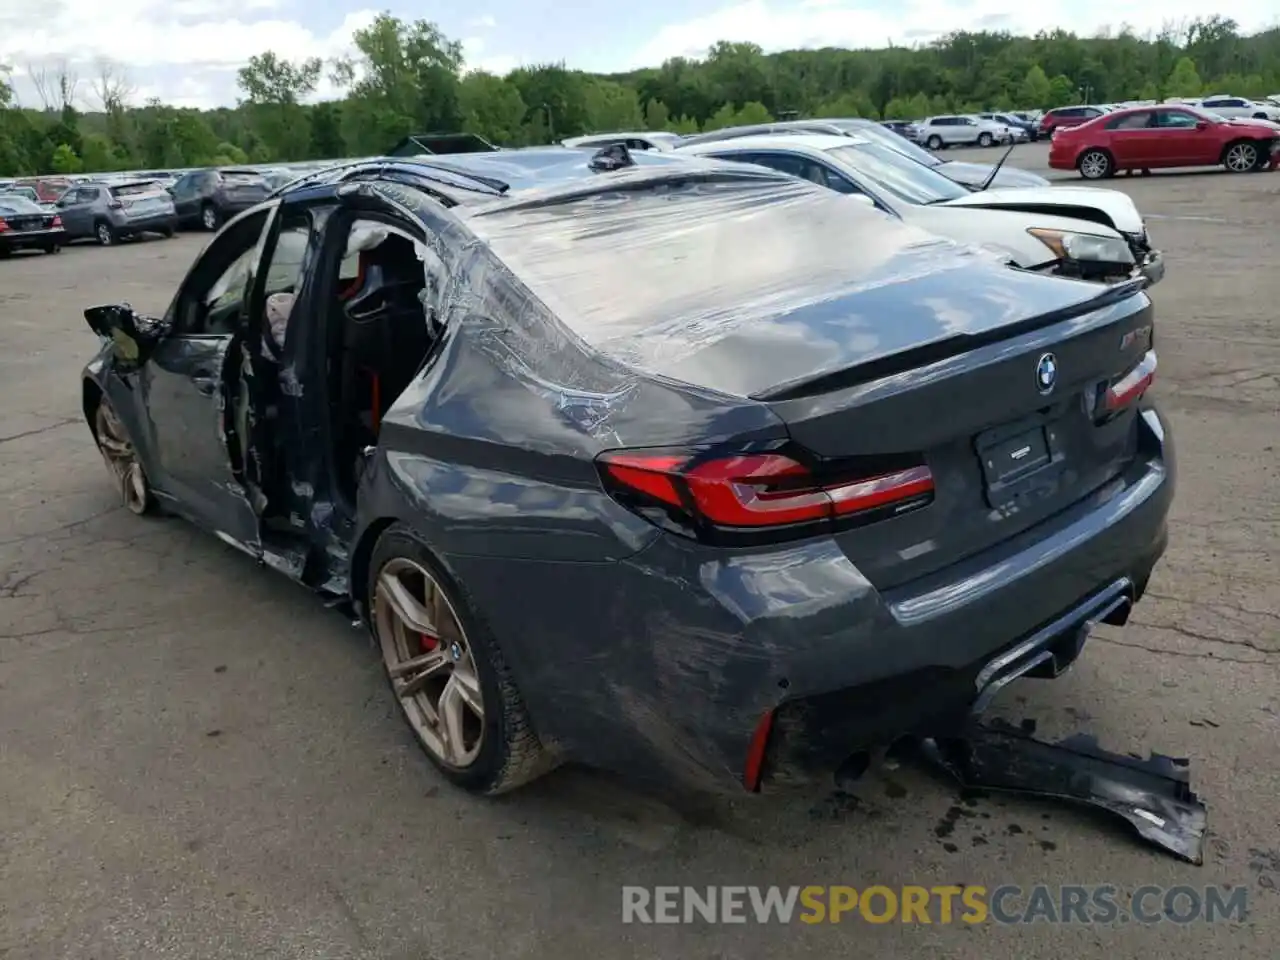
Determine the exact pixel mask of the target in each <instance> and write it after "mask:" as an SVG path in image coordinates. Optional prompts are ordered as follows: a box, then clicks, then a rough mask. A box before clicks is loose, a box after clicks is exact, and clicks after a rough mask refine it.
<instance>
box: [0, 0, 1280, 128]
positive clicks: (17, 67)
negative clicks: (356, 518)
mask: <svg viewBox="0 0 1280 960" xmlns="http://www.w3.org/2000/svg"><path fill="white" fill-rule="evenodd" d="M379 9H388V10H390V12H391V13H393V14H395V15H397V16H400V17H403V18H406V19H413V18H419V17H421V18H426V19H430V20H434V21H435V22H437V23H438V24H439V25H440V26H441V28H442V29H443V30H444V32H445V33H446V34H447V35H448V36H450V37H453V38H457V39H460V40H462V41H463V42H464V45H465V48H466V51H467V60H468V64H469V65H470V66H471V67H474V68H481V69H487V70H492V71H495V72H498V73H502V72H505V71H507V70H509V69H511V68H512V67H515V66H519V65H520V64H532V63H543V62H548V61H559V60H563V61H565V62H566V63H567V64H568V65H569V66H571V67H579V68H582V69H586V70H619V69H629V68H631V67H636V66H643V65H649V64H657V63H660V62H661V61H662V60H663V59H665V58H666V57H670V56H677V55H695V56H696V55H699V54H701V53H703V52H704V51H705V50H706V48H707V47H708V46H709V45H710V44H711V43H713V42H714V41H716V40H721V39H724V40H748V41H754V42H756V43H759V44H760V45H761V46H763V47H764V48H765V49H766V50H778V49H786V48H794V47H813V46H829V45H830V46H850V47H868V46H884V45H885V44H887V43H888V42H889V41H893V42H894V43H897V44H911V43H918V42H923V41H927V40H929V39H931V38H933V37H936V36H938V35H940V34H943V33H947V32H949V31H952V30H957V29H971V30H972V29H1003V30H1012V31H1014V32H1019V33H1032V32H1034V31H1036V30H1040V29H1046V28H1053V27H1057V26H1067V27H1070V28H1071V29H1074V30H1076V31H1077V32H1085V33H1088V32H1092V31H1094V30H1095V29H1097V28H1099V27H1102V26H1106V25H1109V26H1111V27H1113V28H1119V27H1120V26H1121V25H1122V24H1126V23H1127V24H1129V25H1131V26H1133V27H1134V28H1135V29H1136V30H1137V31H1138V32H1140V33H1141V32H1143V31H1146V30H1157V29H1159V28H1160V27H1161V25H1162V24H1163V23H1165V22H1166V21H1178V20H1180V19H1183V18H1190V17H1193V16H1196V15H1198V14H1199V15H1203V14H1204V13H1205V12H1206V11H1209V10H1210V9H1212V10H1213V11H1214V12H1217V13H1221V14H1224V15H1226V16H1229V17H1234V18H1235V19H1236V20H1238V21H1239V22H1240V24H1241V25H1242V27H1244V28H1245V29H1247V30H1248V29H1258V28H1262V27H1267V26H1274V25H1276V23H1277V22H1280V14H1278V13H1277V12H1276V8H1275V7H1274V5H1273V4H1269V3H1259V2H1258V0H1221V2H1219V3H1217V4H1214V5H1213V6H1212V7H1206V6H1205V5H1204V4H1202V3H1200V2H1198V0H1162V2H1160V3H1151V2H1148V0H1039V2H1036V3H1027V2H1025V0H741V2H734V0H645V2H643V3H629V2H623V3H609V2H602V0H561V2H558V3H551V2H544V0H469V2H466V3H459V2H455V3H428V2H410V0H384V3H382V4H375V5H373V6H369V5H367V4H366V2H365V0H0V64H4V65H8V66H9V67H11V68H12V69H13V79H14V85H15V88H16V89H17V91H18V95H19V98H20V100H21V101H22V102H24V103H26V104H29V105H33V106H38V105H39V99H38V97H37V96H36V94H35V91H34V88H33V85H32V83H31V79H30V76H27V73H28V71H29V70H30V69H31V68H32V67H35V68H36V69H37V70H38V69H39V66H40V65H41V64H42V63H43V64H56V63H59V62H62V61H65V62H68V63H70V64H71V67H72V71H73V72H74V73H75V74H77V75H78V76H79V77H80V79H81V86H82V87H83V88H84V90H85V91H86V95H87V91H88V88H89V80H90V78H91V77H92V76H93V75H94V74H95V72H96V70H95V66H94V64H95V62H97V61H99V60H100V59H101V58H103V57H109V58H111V59H113V60H115V61H118V62H120V63H123V64H125V65H126V67H127V71H128V76H129V79H130V82H131V84H132V86H133V87H134V88H135V90H136V93H135V98H136V99H138V100H142V99H144V98H146V97H151V96H158V97H160V98H162V99H164V100H166V101H169V102H172V103H177V104H180V105H187V106H201V107H204V106H211V105H215V104H232V103H234V102H235V99H236V87H235V69H236V67H237V66H239V65H240V64H242V63H244V61H245V60H247V59H248V58H249V57H250V56H252V55H253V54H255V53H259V52H261V51H264V50H274V51H275V52H276V53H277V54H279V55H282V56H285V57H288V58H292V59H296V58H302V57H307V56H321V57H332V56H335V55H338V54H341V53H343V52H344V51H345V50H346V49H348V48H349V44H350V38H351V33H352V31H353V30H355V29H357V28H359V27H361V26H363V25H364V24H366V23H368V22H369V21H370V20H371V19H372V18H373V16H374V15H375V13H376V12H377V11H378V10H379ZM90 99H91V98H90Z"/></svg>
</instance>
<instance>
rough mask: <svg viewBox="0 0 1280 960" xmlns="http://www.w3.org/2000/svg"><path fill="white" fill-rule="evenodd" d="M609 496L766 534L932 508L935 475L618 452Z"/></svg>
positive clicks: (603, 464)
mask: <svg viewBox="0 0 1280 960" xmlns="http://www.w3.org/2000/svg"><path fill="white" fill-rule="evenodd" d="M597 464H598V466H599V469H600V474H601V477H602V478H603V480H604V482H605V486H606V489H608V490H609V491H610V493H611V494H612V495H613V496H614V497H615V499H618V500H619V501H621V502H623V503H625V504H626V505H628V506H631V507H641V508H643V507H654V506H661V507H663V508H665V509H666V511H667V512H668V515H674V516H676V517H677V518H679V519H683V520H687V521H690V522H691V523H692V524H693V525H694V526H695V527H698V528H703V529H706V528H708V527H709V528H713V529H722V530H723V529H727V530H760V529H761V528H770V527H787V526H793V525H797V524H813V523H823V522H833V521H837V520H841V519H844V518H853V517H855V516H857V517H865V518H872V519H878V518H879V517H880V516H881V511H884V512H886V513H888V514H895V513H899V512H901V511H902V510H905V509H911V508H914V507H917V506H924V505H925V504H926V503H928V502H930V501H931V500H932V498H933V474H932V473H931V472H930V471H929V468H928V467H927V466H925V465H924V464H915V465H910V466H905V467H900V468H897V469H892V470H879V471H874V472H869V473H864V474H862V475H855V476H850V475H848V474H844V475H840V476H838V477H831V478H825V477H824V478H819V477H815V476H814V474H813V473H812V472H811V471H810V470H809V468H808V467H806V466H804V465H803V464H801V463H800V462H798V461H796V460H794V459H792V458H791V457H788V456H785V455H783V454H780V453H748V454H740V455H730V456H722V457H711V458H707V457H705V456H702V457H700V456H697V455H690V454H688V453H682V452H672V451H653V450H615V451H610V452H608V453H604V454H601V455H600V457H599V458H598V459H597Z"/></svg>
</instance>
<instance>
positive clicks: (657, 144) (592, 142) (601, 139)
mask: <svg viewBox="0 0 1280 960" xmlns="http://www.w3.org/2000/svg"><path fill="white" fill-rule="evenodd" d="M679 142H680V134H678V133H667V132H666V131H663V130H646V131H644V132H640V133H636V132H632V131H624V132H622V133H592V134H588V135H587V136H585V137H570V138H569V139H567V140H561V141H560V146H562V147H588V148H592V149H596V150H599V149H602V148H604V147H611V146H613V145H614V144H615V143H621V144H623V145H625V146H626V148H627V149H628V150H659V151H666V150H671V149H672V148H674V147H675V145H676V144H677V143H679Z"/></svg>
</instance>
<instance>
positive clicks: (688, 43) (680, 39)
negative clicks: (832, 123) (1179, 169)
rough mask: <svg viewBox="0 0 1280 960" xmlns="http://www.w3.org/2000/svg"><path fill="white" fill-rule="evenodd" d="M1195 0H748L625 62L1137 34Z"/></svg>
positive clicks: (1240, 6)
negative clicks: (719, 47) (985, 34)
mask: <svg viewBox="0 0 1280 960" xmlns="http://www.w3.org/2000/svg"><path fill="white" fill-rule="evenodd" d="M1224 2H1225V4H1226V5H1225V6H1223V5H1222V3H1219V4H1218V5H1217V6H1215V7H1214V8H1213V10H1214V12H1215V13H1218V14H1221V15H1222V16H1226V17H1232V18H1234V19H1235V20H1237V21H1238V22H1239V23H1240V26H1241V28H1242V29H1244V30H1257V29H1262V28H1265V27H1268V26H1274V25H1275V24H1276V22H1277V16H1276V14H1275V13H1274V12H1273V11H1274V7H1272V6H1271V5H1268V4H1259V3H1257V2H1256V0H1224ZM1204 11H1205V7H1204V5H1203V3H1201V2H1200V0H1164V2H1162V3H1150V2H1147V0H1083V2H1080V0H1041V2H1039V3H1035V4H1016V3H1011V2H1010V0H971V2H967V3H963V2H955V0H902V2H898V3H893V4H888V3H886V4H885V5H884V6H883V7H869V6H865V5H861V4H859V5H849V4H848V3H847V2H846V0H800V2H798V3H792V4H784V3H779V2H776V0H775V2H769V0H746V2H743V3H737V4H733V5H730V6H725V7H723V8H721V9H720V10H717V11H715V12H714V13H710V14H707V15H705V16H701V17H695V18H693V19H690V20H686V21H684V22H682V23H674V24H671V25H669V26H666V27H663V28H662V29H661V30H659V31H658V32H657V33H656V34H655V35H654V36H653V37H652V38H651V39H650V40H649V41H648V42H647V43H645V44H644V45H643V46H641V47H640V48H639V49H637V50H636V52H635V54H634V56H632V57H631V63H630V65H631V66H634V67H641V66H654V65H656V64H659V63H661V62H662V61H663V60H666V59H667V58H669V57H680V56H683V57H701V56H704V55H705V54H706V51H707V48H708V47H710V46H711V45H712V44H713V43H715V42H716V41H717V40H731V41H739V42H751V43H757V44H759V45H760V46H762V47H764V49H765V50H769V51H772V50H787V49H796V48H804V47H808V48H813V47H826V46H831V47H852V48H866V47H883V46H886V45H888V43H890V42H893V43H895V44H897V45H900V46H909V45H911V44H915V43H924V42H928V41H929V40H932V39H935V38H937V37H939V36H941V35H943V34H946V33H950V32H952V31H956V30H983V29H986V30H1007V31H1009V32H1011V33H1015V34H1024V35H1030V34H1034V33H1035V32H1037V31H1039V30H1054V29H1057V28H1064V29H1069V30H1073V31H1075V32H1076V33H1079V34H1084V35H1088V34H1092V33H1093V32H1095V31H1096V30H1098V29H1099V28H1101V27H1106V26H1110V27H1111V28H1112V29H1113V30H1119V29H1120V27H1121V26H1123V25H1125V24H1128V25H1129V26H1130V27H1132V28H1133V29H1134V30H1135V31H1136V32H1137V33H1139V34H1141V33H1143V32H1146V31H1156V30H1159V29H1160V28H1161V27H1162V26H1163V25H1164V24H1165V23H1167V22H1174V23H1176V22H1178V21H1181V20H1190V19H1191V18H1193V17H1197V16H1204Z"/></svg>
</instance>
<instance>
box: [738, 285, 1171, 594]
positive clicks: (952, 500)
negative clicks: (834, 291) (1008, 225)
mask: <svg viewBox="0 0 1280 960" xmlns="http://www.w3.org/2000/svg"><path fill="white" fill-rule="evenodd" d="M1035 279H1039V280H1042V281H1043V282H1044V283H1045V284H1048V285H1050V286H1046V287H1045V290H1046V291H1049V290H1051V289H1065V288H1066V287H1063V286H1060V285H1067V286H1069V287H1071V288H1073V289H1075V288H1082V287H1083V288H1085V291H1086V295H1083V296H1080V297H1078V299H1077V300H1076V302H1075V303H1071V304H1062V303H1059V304H1058V305H1057V306H1056V307H1055V308H1054V309H1051V310H1050V311H1048V312H1045V313H1039V314H1037V313H1036V312H1035V311H1034V310H1027V309H1026V307H1025V306H1024V309H1023V311H1021V312H1019V311H1014V310H1011V309H1008V308H1006V311H1005V312H1004V313H1000V312H999V311H996V310H989V311H988V313H987V316H988V317H990V318H993V320H989V321H988V322H986V323H983V322H980V321H979V320H978V318H977V317H976V316H975V315H973V314H968V315H966V314H965V313H964V312H963V311H964V308H963V307H960V308H959V313H958V314H957V315H956V316H954V317H953V318H951V319H952V320H953V324H952V326H951V327H949V328H948V327H944V326H942V325H941V323H939V326H938V332H939V333H940V334H942V336H941V337H940V338H939V339H937V340H935V341H933V342H932V343H927V342H923V341H921V342H919V343H918V344H917V345H916V346H913V347H909V346H906V344H905V343H902V344H900V346H902V347H903V349H900V350H898V351H896V352H890V353H883V354H880V355H876V356H874V357H873V356H871V355H870V354H868V356H867V357H866V358H865V359H864V360H863V361H862V362H861V363H856V364H854V365H852V366H850V367H848V368H846V369H844V370H841V371H837V372H834V373H830V374H827V375H824V376H821V377H818V378H816V379H812V380H809V381H807V382H800V383H793V384H791V385H789V386H787V387H784V388H782V389H778V390H773V391H769V392H768V393H766V394H763V395H761V397H760V399H763V400H765V401H766V402H768V403H769V405H770V407H771V408H772V409H773V411H774V412H775V413H776V414H777V415H778V416H779V417H780V418H781V419H782V420H783V421H784V422H785V423H786V425H787V429H788V432H789V433H790V435H791V437H792V439H793V440H794V441H795V442H796V443H798V444H799V445H800V446H802V447H804V448H805V449H806V450H808V451H810V452H811V453H812V454H814V455H815V456H816V457H817V458H818V462H819V463H820V464H823V465H825V469H829V470H831V471H833V472H837V471H839V470H840V469H841V467H842V464H849V463H857V462H862V463H876V462H884V463H902V462H920V461H923V462H924V463H925V464H926V465H927V466H928V467H929V468H930V470H931V471H932V473H933V478H934V485H935V499H934V501H933V502H932V503H931V504H930V505H929V506H928V507H927V508H925V509H917V510H911V511H905V512H903V513H902V514H901V515H899V516H893V517H890V518H888V519H883V520H880V521H879V522H876V523H872V524H869V525H865V526H862V527H857V528H854V529H849V530H846V531H844V532H842V533H840V534H838V539H839V542H840V544H841V547H842V548H843V550H844V551H845V553H846V554H847V555H848V556H849V557H850V559H851V560H852V561H853V562H854V563H855V564H857V566H858V568H859V570H860V571H861V572H862V573H863V574H864V575H865V576H866V577H867V578H868V579H869V580H870V581H871V583H872V584H873V585H874V586H875V587H877V588H878V589H888V588H892V587H895V586H899V585H901V584H903V583H906V582H908V581H911V580H913V579H916V578H918V577H921V576H925V575H927V574H930V573H933V572H935V571H938V570H941V569H943V568H945V567H947V566H949V565H951V564H954V563H957V562H959V561H961V560H963V559H964V558H966V557H968V556H971V555H973V554H975V553H978V552H980V551H982V550H984V549H988V548H990V547H992V546H994V545H996V544H998V543H1000V542H1002V541H1005V540H1008V539H1009V538H1011V537H1014V536H1016V535H1018V534H1019V533H1022V532H1024V531H1026V530H1027V529H1029V528H1031V527H1033V526H1035V525H1036V524H1038V523H1041V522H1043V521H1044V520H1046V519H1047V518H1049V517H1050V516H1052V515H1053V514H1055V513H1057V512H1059V511H1061V510H1063V509H1065V508H1066V507H1068V506H1070V505H1071V504H1073V503H1076V502H1078V501H1080V500H1081V499H1083V498H1085V497H1087V496H1088V495H1089V494H1090V493H1092V492H1093V491H1095V490H1097V489H1098V488H1099V487H1101V486H1103V485H1104V484H1105V483H1107V481H1109V480H1111V479H1113V478H1114V477H1116V476H1117V475H1118V474H1120V473H1121V472H1122V471H1123V470H1124V469H1125V467H1126V466H1127V465H1128V464H1129V463H1131V462H1132V460H1133V458H1134V456H1135V455H1136V451H1137V421H1136V411H1135V408H1134V407H1128V408H1122V409H1121V410H1119V411H1118V412H1114V413H1111V414H1106V415H1104V413H1103V409H1104V408H1103V407H1102V405H1101V404H1100V399H1099V398H1100V397H1101V396H1102V392H1103V391H1105V389H1106V388H1107V386H1109V385H1110V384H1111V383H1112V382H1114V381H1116V380H1117V379H1119V378H1120V377H1121V376H1122V375H1124V374H1125V373H1127V372H1129V371H1130V370H1132V369H1133V368H1134V367H1136V366H1137V365H1138V363H1139V362H1140V361H1141V360H1142V359H1143V358H1144V357H1145V356H1146V354H1147V352H1148V351H1149V350H1150V349H1151V346H1152V314H1151V303H1150V300H1149V299H1148V297H1147V296H1146V295H1145V294H1144V293H1142V292H1141V290H1140V284H1124V285H1121V286H1120V287H1118V288H1102V289H1099V288H1098V287H1096V286H1093V285H1088V284H1083V283H1080V282H1078V281H1069V280H1057V279H1053V278H1035ZM997 299H998V298H997ZM1040 301H1041V304H1042V306H1043V304H1044V303H1045V301H1049V302H1052V297H1048V296H1046V297H1042V298H1040ZM1035 302H1036V301H1035V300H1026V299H1024V300H1022V301H1021V303H1023V304H1024V305H1025V304H1032V303H1035ZM943 306H945V305H944V304H939V313H938V314H937V319H938V321H939V322H940V321H941V320H942V318H943V316H944V315H943V314H942V313H941V308H942V307H943ZM895 320H897V318H895ZM897 322H898V323H901V321H897ZM902 325H903V326H905V327H908V328H909V327H911V326H912V325H911V324H910V323H909V322H907V323H903V324H902ZM915 329H916V330H917V331H918V330H919V329H920V326H919V323H918V322H917V323H916V324H915ZM1049 367H1051V368H1052V377H1051V378H1050V379H1051V380H1052V382H1051V383H1049V385H1048V387H1047V388H1046V380H1045V378H1046V377H1047V376H1048V374H1047V372H1046V370H1047V368H1049Z"/></svg>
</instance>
